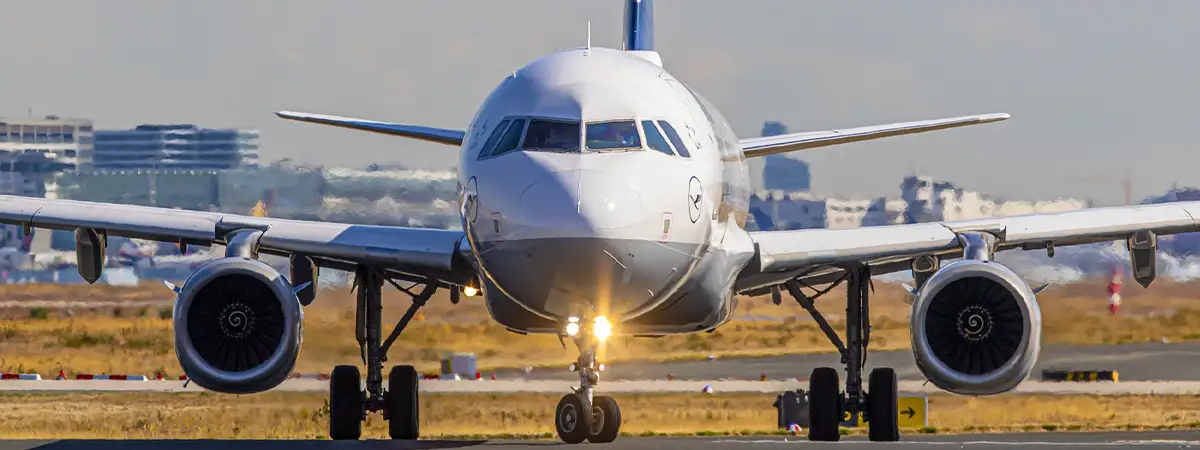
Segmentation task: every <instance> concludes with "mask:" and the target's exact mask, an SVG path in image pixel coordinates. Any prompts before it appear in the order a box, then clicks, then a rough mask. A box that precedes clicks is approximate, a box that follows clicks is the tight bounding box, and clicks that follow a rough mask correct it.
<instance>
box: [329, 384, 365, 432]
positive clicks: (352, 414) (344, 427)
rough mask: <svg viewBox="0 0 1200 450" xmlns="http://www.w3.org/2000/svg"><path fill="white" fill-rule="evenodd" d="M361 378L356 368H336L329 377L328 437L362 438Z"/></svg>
mask: <svg viewBox="0 0 1200 450" xmlns="http://www.w3.org/2000/svg"><path fill="white" fill-rule="evenodd" d="M362 422H363V393H362V376H360V375H359V373H358V367H356V366H337V367H334V368H333V373H332V374H331V375H330V376H329V437H330V438H331V439H334V440H342V439H358V438H360V437H362Z"/></svg>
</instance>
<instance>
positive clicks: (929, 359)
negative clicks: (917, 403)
mask: <svg viewBox="0 0 1200 450" xmlns="http://www.w3.org/2000/svg"><path fill="white" fill-rule="evenodd" d="M967 276H979V277H984V278H987V279H989V280H991V281H994V282H997V283H1000V284H1001V285H1004V286H1008V287H1009V290H1010V291H1011V292H1012V294H1013V296H1014V297H1016V298H1017V299H1018V304H1019V305H1020V309H1021V314H1022V316H1023V321H1024V322H1025V323H1032V324H1033V325H1034V326H1033V327H1026V328H1025V330H1024V331H1023V332H1022V335H1021V341H1020V344H1019V345H1018V346H1017V353H1016V354H1015V355H1014V357H1013V358H1011V359H1009V361H1008V362H1006V363H1005V364H1004V365H1002V366H1001V367H1000V368H999V369H997V370H995V371H993V372H992V373H989V374H982V375H971V374H967V373H963V372H960V371H957V370H954V369H951V368H950V367H949V366H947V365H946V364H945V363H944V362H942V361H941V360H939V359H938V358H937V357H936V354H935V353H934V352H933V349H932V347H931V346H930V344H929V341H928V340H927V339H925V337H924V336H925V333H926V327H925V321H926V317H927V316H928V314H929V307H930V305H931V304H932V300H933V298H932V296H933V294H936V293H937V292H939V291H941V290H942V289H943V288H945V287H946V286H947V285H949V284H950V283H952V282H954V281H957V280H959V279H962V278H965V277H967ZM1021 298H1029V299H1034V298H1035V296H1034V294H1033V291H1032V290H1031V289H1030V288H1029V285H1028V284H1026V283H1025V282H1024V281H1023V280H1021V279H1020V278H1019V277H1017V276H1016V275H1015V274H1013V273H1012V271H1010V270H1008V268H1006V267H1004V266H1003V265H1001V264H999V263H995V262H988V261H978V260H959V261H955V262H953V263H950V264H948V265H946V266H945V267H943V268H942V269H941V270H939V271H937V272H936V273H934V274H933V276H931V277H930V278H929V280H927V281H926V282H925V285H924V286H922V287H921V288H920V291H919V295H918V298H917V299H916V300H915V301H914V302H913V308H912V316H911V326H910V327H909V330H910V340H911V342H912V348H913V356H915V357H916V360H917V365H918V366H920V367H921V368H922V369H923V370H922V372H923V373H926V374H929V381H931V382H932V383H934V385H936V386H938V387H939V388H941V389H943V390H947V391H951V392H955V393H959V394H977V395H985V394H994V393H999V392H1006V391H1008V390H1011V389H1012V388H1014V387H1016V385H1017V384H1019V383H1020V382H1021V381H1023V380H1024V378H1025V377H1026V376H1028V374H1029V373H1030V372H1031V371H1032V370H1033V365H1034V364H1035V363H1036V362H1037V357H1038V353H1040V350H1041V348H1040V347H1041V328H1040V324H1041V312H1040V311H1039V310H1038V308H1037V307H1036V303H1034V305H1033V307H1032V308H1030V305H1027V304H1026V302H1024V301H1021V300H1020V299H1021ZM1035 302H1036V300H1035ZM1022 355H1028V356H1032V358H1029V360H1028V361H1025V364H1019V363H1020V362H1021V359H1022V358H1020V357H1019V356H1022Z"/></svg>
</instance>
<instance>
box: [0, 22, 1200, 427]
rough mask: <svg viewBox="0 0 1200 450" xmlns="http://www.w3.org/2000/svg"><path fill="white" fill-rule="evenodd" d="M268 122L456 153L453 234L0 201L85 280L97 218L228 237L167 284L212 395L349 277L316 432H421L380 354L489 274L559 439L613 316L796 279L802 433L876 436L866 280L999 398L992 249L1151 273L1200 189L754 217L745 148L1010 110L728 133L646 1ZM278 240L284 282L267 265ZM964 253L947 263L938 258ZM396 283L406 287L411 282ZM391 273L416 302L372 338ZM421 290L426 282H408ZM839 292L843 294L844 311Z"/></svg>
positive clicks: (1019, 363)
mask: <svg viewBox="0 0 1200 450" xmlns="http://www.w3.org/2000/svg"><path fill="white" fill-rule="evenodd" d="M277 114H278V115H279V116H281V117H283V118H286V119H294V120H300V121H306V122H315V123H320V124H326V125H333V126H339V127H345V128H352V129H358V130H366V131H372V132H378V133H384V134H390V135H395V136H401V137H407V138H414V139H421V140H425V141H432V142H437V143H442V144H446V145H451V146H456V147H460V148H461V163H460V165H459V168H460V169H459V175H458V176H459V180H460V184H461V188H460V192H461V196H460V199H459V201H460V212H461V219H462V227H463V230H462V231H459V230H437V229H413V228H399V227H383V226H362V225H350V224H339V223H321V222H308V221H297V220H282V219H273V218H265V217H249V216H240V215H231V214H221V213H212V212H194V211H179V210H167V209H157V208H148V207H134V206H124V205H113V204H100V203H87V202H74V201H63V200H47V199H40V198H26V197H4V198H3V201H2V202H0V221H3V222H6V223H12V224H21V225H23V226H24V228H25V229H26V230H28V229H30V228H32V227H39V228H58V229H73V230H75V232H76V239H77V241H78V243H79V248H80V249H81V251H80V252H78V256H79V259H80V264H79V267H80V271H81V273H82V274H84V277H85V278H87V279H89V280H94V279H95V278H96V277H98V276H99V271H100V270H101V268H100V266H101V264H98V263H96V261H97V260H98V259H97V258H98V257H97V256H96V255H97V254H98V253H99V254H101V255H102V254H103V252H98V250H102V249H103V245H104V242H105V239H104V237H105V236H106V235H113V236H129V237H135V238H142V239H153V240H158V241H166V242H179V243H180V245H181V246H186V245H204V246H210V245H214V244H220V245H226V246H227V247H226V253H225V257H224V258H220V259H217V260H215V261H213V262H210V263H208V264H207V265H205V266H203V267H202V268H200V269H198V270H197V271H196V272H195V273H194V274H193V275H192V276H191V277H190V278H189V279H188V280H187V281H186V282H185V283H184V284H183V286H179V287H174V286H172V287H173V289H174V290H175V291H176V292H177V294H178V297H177V299H176V303H175V314H174V318H175V319H174V320H175V322H174V327H175V344H176V353H177V355H178V358H179V362H180V365H181V366H182V367H183V369H184V370H185V371H186V373H187V375H188V376H189V377H190V378H191V379H192V381H193V382H195V383H196V384H198V385H200V386H202V387H204V388H207V389H210V390H213V391H218V392H225V393H253V392H261V391H264V390H268V389H271V388H273V387H275V386H277V385H278V384H280V383H281V382H282V381H283V380H284V379H286V378H287V377H288V375H289V374H290V373H291V370H292V367H293V364H294V363H295V361H296V357H297V352H298V351H299V348H300V341H301V322H302V317H303V315H302V307H303V306H306V305H308V304H309V303H310V302H312V301H313V298H314V295H315V294H314V293H315V290H314V288H315V287H314V286H312V285H311V283H312V282H313V281H314V279H315V277H314V275H315V270H316V267H332V268H339V269H344V270H348V271H353V272H354V273H355V276H356V280H355V286H356V288H357V289H358V291H357V295H358V324H359V325H358V328H357V330H356V331H357V332H356V337H357V340H358V342H359V344H360V346H361V348H362V352H363V362H364V364H365V366H366V371H367V376H366V388H365V390H364V389H363V387H362V386H361V383H362V379H361V378H360V374H359V369H358V368H357V366H352V365H346V366H338V367H337V368H335V369H334V371H333V374H332V379H331V381H330V413H331V417H330V424H329V431H330V434H331V436H332V437H333V438H334V439H357V438H358V437H359V436H360V434H361V430H362V428H361V427H362V421H363V420H364V418H365V417H366V415H367V414H368V413H370V412H381V413H383V414H384V417H385V418H386V419H387V420H388V421H389V432H390V435H391V436H392V437H393V438H402V439H414V438H417V436H418V424H419V421H418V417H417V414H418V406H417V403H418V386H417V383H418V378H419V377H418V376H417V373H416V371H415V370H414V369H413V367H412V366H409V365H399V366H395V367H393V368H392V369H391V373H390V377H389V378H388V380H387V386H386V389H385V387H384V377H383V363H384V362H385V361H386V360H387V358H386V354H387V351H388V348H389V347H390V346H391V345H392V343H393V342H394V341H395V339H396V338H397V337H398V336H399V335H400V333H401V332H402V331H403V329H404V328H405V326H406V325H407V323H408V322H409V320H411V318H412V317H413V315H414V314H415V313H416V312H417V309H418V308H420V307H421V306H422V305H424V303H425V302H426V301H427V300H428V299H429V298H430V296H431V295H432V294H433V292H434V291H435V290H437V289H439V288H442V289H449V290H450V293H451V300H452V301H453V302H455V303H457V302H458V300H459V296H460V292H461V293H463V294H467V295H471V294H474V293H476V292H478V291H482V293H483V295H484V299H485V301H486V302H487V305H488V310H489V311H490V313H491V315H492V317H493V318H494V319H495V320H496V321H497V322H498V323H500V324H501V325H503V326H505V327H507V328H508V329H509V330H512V331H513V332H516V333H521V334H525V333H550V334H557V335H559V336H561V337H565V338H569V339H571V340H573V341H574V343H575V344H576V345H577V346H578V348H579V352H580V356H579V358H578V360H577V363H576V364H575V365H574V366H573V367H574V368H575V370H578V372H579V379H580V388H579V389H578V390H575V392H573V393H568V394H566V395H564V396H563V397H562V400H561V401H560V402H559V404H558V407H557V410H556V414H555V417H556V419H555V427H556V429H557V432H558V435H559V437H560V438H561V439H562V440H563V441H566V442H570V443H578V442H582V441H584V440H589V441H591V442H608V441H612V440H613V439H615V438H616V436H617V433H618V431H619V429H620V425H621V419H620V417H621V415H620V409H619V408H618V407H617V404H616V402H615V401H614V400H613V399H612V398H611V397H607V396H601V395H594V394H593V392H594V388H595V386H596V384H597V382H598V380H599V375H600V371H601V370H602V367H603V366H602V365H601V364H600V363H599V362H598V361H597V360H596V356H597V350H598V349H599V347H600V346H601V345H602V344H603V343H604V342H605V340H606V339H607V338H608V337H610V336H611V335H614V334H622V335H628V336H650V337H654V336H663V335H668V334H678V333H697V332H702V331H712V330H713V329H715V328H717V327H718V326H720V325H722V324H723V323H725V322H726V321H727V320H729V318H730V316H731V313H732V311H733V310H734V308H735V305H736V298H737V296H738V295H746V294H749V295H754V294H761V293H768V292H769V293H771V294H773V295H774V296H775V299H776V301H777V302H778V301H781V300H782V292H784V291H786V292H788V293H789V294H790V295H791V296H793V297H794V298H795V299H796V301H798V302H799V303H800V304H801V305H802V306H803V307H804V308H805V309H807V310H808V311H809V312H810V313H811V314H812V315H813V317H814V318H815V319H816V320H817V322H818V323H819V324H820V325H821V327H822V329H823V330H824V331H825V333H826V334H827V335H828V336H829V338H830V340H831V341H832V342H833V344H834V345H835V346H836V347H837V350H838V352H840V353H841V355H842V361H844V364H845V370H846V382H845V391H844V393H842V391H841V389H840V380H839V378H840V377H839V373H838V371H837V370H835V369H833V368H828V367H825V368H817V369H815V370H814V371H813V372H812V375H811V377H810V379H809V383H810V386H809V395H810V403H809V412H810V417H811V426H810V428H809V431H808V433H809V438H810V439H812V440H837V439H838V438H839V435H838V423H839V422H840V421H841V420H842V417H843V413H844V412H847V411H849V412H861V413H863V416H864V417H865V419H866V420H867V421H868V423H869V425H870V438H871V440H876V441H895V440H897V439H899V430H898V428H897V416H898V411H897V407H896V405H897V396H896V395H897V394H896V389H897V382H896V374H895V372H894V371H893V370H891V369H888V368H876V369H874V370H873V371H872V372H871V373H870V375H869V377H868V380H867V383H866V384H865V385H864V383H863V380H862V378H863V374H862V369H863V365H864V361H865V357H866V350H867V344H868V342H869V338H870V336H869V331H870V326H869V317H870V315H869V311H868V305H869V302H868V296H869V294H870V289H869V288H868V286H869V284H868V282H869V280H870V277H871V276H872V275H878V274H883V273H890V272H897V271H901V270H911V271H912V273H913V275H914V278H915V279H916V283H915V285H916V287H915V288H914V289H915V290H917V292H918V294H917V297H916V299H915V301H914V303H913V307H912V315H911V318H910V320H911V321H912V333H911V336H912V347H913V351H914V356H915V358H916V360H917V363H918V365H919V367H920V370H921V371H922V373H923V374H924V375H925V376H926V377H927V378H928V379H929V380H930V381H932V382H933V383H934V384H935V385H937V386H939V387H940V388H942V389H945V390H948V391H951V392H956V393H962V394H971V395H989V394H997V393H1002V392H1006V391H1009V390H1011V389H1012V388H1014V387H1015V386H1017V384H1018V383H1020V382H1021V381H1022V380H1024V379H1025V378H1026V377H1027V376H1028V375H1029V373H1030V371H1031V370H1032V368H1033V365H1034V362H1035V361H1036V360H1037V357H1038V352H1039V348H1040V343H1041V316H1040V312H1039V309H1038V305H1037V302H1036V300H1035V294H1034V292H1033V290H1032V289H1030V288H1029V286H1028V285H1027V284H1026V283H1024V282H1023V281H1022V280H1021V279H1019V278H1018V277H1017V276H1016V275H1014V274H1013V273H1012V272H1011V271H1009V270H1008V269H1007V268H1005V267H1004V266H1002V265H1000V264H997V263H996V262H994V261H992V256H993V254H994V253H995V252H996V251H1001V250H1007V249H1024V250H1030V249H1045V250H1046V251H1048V252H1053V250H1054V248H1055V246H1062V245H1075V244H1083V243H1090V242H1099V241H1116V240H1127V241H1128V243H1129V248H1130V253H1131V260H1132V264H1133V267H1134V271H1135V278H1136V279H1138V280H1139V281H1140V282H1142V283H1143V284H1147V283H1149V282H1150V280H1152V279H1153V277H1154V252H1155V248H1156V246H1155V235H1156V234H1165V233H1179V232H1188V231H1197V230H1198V229H1200V224H1198V223H1197V221H1196V220H1195V219H1194V217H1200V203H1196V202H1184V203H1172V204H1162V205H1153V206H1132V207H1120V208H1100V209H1090V210H1084V211H1076V212H1065V213H1055V214H1042V215H1031V216H1022V217H1007V218H989V219H980V220H967V221H951V222H941V223H923V224H911V225H895V226H881V227H869V228H859V229H838V230H831V229H817V230H798V231H762V232H747V231H746V230H745V229H744V224H745V220H746V214H747V205H748V201H749V194H750V192H749V176H748V172H747V166H746V164H745V160H746V158H753V157H761V156H764V155H770V154H776V153H783V152H790V151H797V150H804V149H811V148H817V147H823V146H829V145H836V144H843V143H849V142H857V141H863V140H868V139H876V138H881V137H887V136H897V135H903V134H912V133H920V132H926V131H933V130H941V129H946V128H953V127H960V126H966V125H974V124H981V123H988V122H994V121H999V120H1004V119H1006V118H1008V115H1006V114H988V115H977V116H967V117H957V118H951V119H939V120H929V121H921V122H907V123H898V124H891V125H882V126H871V127H862V128H848V129H842V130H832V131H817V132H807V133H793V134H787V135H782V136H772V137H763V138H748V139H739V138H738V137H737V136H736V135H735V134H734V132H733V131H732V129H731V128H730V126H729V123H728V122H727V121H726V120H725V118H724V117H723V116H721V114H720V113H719V112H718V111H717V108H716V107H714V106H713V105H712V104H711V103H709V102H708V101H706V100H705V99H704V98H703V97H701V96H700V95H699V94H697V93H696V92H695V91H694V90H692V89H691V88H689V87H688V86H687V85H685V84H683V83H682V82H680V81H678V80H677V79H676V78H674V77H672V76H671V75H670V74H669V73H667V72H666V71H665V70H664V68H663V62H662V58H661V57H660V55H659V54H658V53H656V52H655V51H654V46H653V6H652V5H651V1H650V0H627V2H626V17H625V29H624V49H623V50H615V49H607V48H599V47H591V46H590V45H588V46H587V47H584V48H576V49H572V50H565V51H560V52H556V53H553V54H550V55H547V56H544V57H542V58H540V59H537V60H535V61H533V62H531V63H529V64H528V65H526V66H524V67H522V68H520V69H518V70H516V71H515V72H513V73H512V74H511V75H509V76H507V77H505V78H504V80H503V81H501V82H500V85H499V86H498V87H497V88H496V89H495V90H494V91H493V92H492V93H491V95H489V96H488V97H487V99H486V100H485V101H484V102H483V105H482V106H481V107H480V109H479V111H478V113H477V114H476V116H475V117H474V118H473V119H472V120H471V123H470V124H469V125H468V126H467V127H466V129H465V130H448V129H438V128H428V127H421V126H412V125H401V124H392V123H385V122H376V121H368V120H360V119H353V118H343V117H333V116H325V115H314V114H303V113H291V112H280V113H277ZM259 254H275V255H282V256H287V257H289V258H290V260H291V268H290V274H289V276H284V275H282V274H280V273H279V272H277V271H276V270H274V269H272V268H271V267H270V266H268V265H267V264H264V263H263V262H261V261H259V260H258V259H257V257H258V255H259ZM955 258H961V259H960V260H958V261H954V262H948V264H945V265H943V264H942V261H943V260H949V259H955ZM398 281H401V282H406V283H410V284H411V286H401V285H400V284H399V283H398ZM841 282H845V283H847V284H848V287H847V292H848V296H847V321H846V323H847V325H846V332H845V341H843V340H842V339H841V338H839V337H838V335H837V333H835V332H834V331H833V330H832V329H831V328H830V327H829V325H828V324H827V323H826V322H825V320H824V319H823V318H822V316H821V314H820V313H819V312H818V311H817V310H816V309H815V308H814V306H813V298H814V297H816V296H818V295H819V294H820V293H816V294H806V293H805V292H804V289H810V286H813V285H817V284H838V283H841ZM385 283H389V284H392V285H393V286H396V287H397V288H398V289H401V290H403V291H404V292H406V293H407V294H409V295H410V296H412V297H413V304H412V305H411V306H410V307H409V309H408V312H407V313H406V315H405V316H404V319H402V320H400V322H399V323H398V324H397V326H396V327H395V329H394V330H393V331H392V332H391V333H390V335H385V334H383V328H382V325H381V313H380V312H381V309H382V305H381V304H380V294H381V292H382V289H383V287H384V284H385ZM417 285H421V286H422V287H421V288H420V289H417V288H416V286H417ZM839 309H840V306H839Z"/></svg>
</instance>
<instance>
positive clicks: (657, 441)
mask: <svg viewBox="0 0 1200 450" xmlns="http://www.w3.org/2000/svg"><path fill="white" fill-rule="evenodd" d="M580 445H586V447H580V448H589V449H591V448H606V449H629V450H643V449H645V450H685V449H686V450H693V449H697V450H726V449H744V448H749V449H754V448H761V449H776V448H788V447H793V446H794V447H801V448H837V449H856V448H879V446H880V444H875V443H871V442H867V440H866V438H865V437H861V436H855V437H843V440H842V442H830V443H814V442H808V441H807V440H804V439H803V438H802V437H787V438H783V437H761V438H759V437H745V438H727V437H703V438H625V437H623V438H620V439H618V440H617V441H616V442H614V443H611V444H603V445H598V444H580ZM181 446H182V448H188V449H242V448H245V449H255V450H310V449H311V450H316V449H328V448H337V449H413V450H415V449H452V448H497V449H499V448H503V449H506V450H524V449H543V448H549V447H562V448H572V447H573V446H567V445H564V444H562V443H560V442H556V441H359V442H336V443H335V442H332V441H248V440H238V441H140V440H134V441H115V440H114V441H0V450H18V449H19V450H24V449H47V450H65V449H88V450H108V449H114V450H115V449H134V450H143V449H159V448H179V447H181ZM886 446H887V448H971V449H1012V448H1015V447H1017V446H1021V448H1022V449H1041V448H1064V447H1077V448H1125V447H1135V448H1138V449H1168V448H1170V449H1178V448H1200V432H1197V431H1170V432H1144V433H1023V434H984V435H958V436H923V435H914V436H904V437H902V440H901V441H900V442H898V443H890V444H886Z"/></svg>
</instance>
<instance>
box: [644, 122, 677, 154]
mask: <svg viewBox="0 0 1200 450" xmlns="http://www.w3.org/2000/svg"><path fill="white" fill-rule="evenodd" d="M642 130H644V131H645V132H646V145H648V146H650V148H651V149H654V150H658V151H660V152H663V153H666V154H668V155H671V156H675V152H672V151H671V144H668V143H667V138H664V137H663V135H662V133H660V132H659V131H658V127H656V126H654V122H653V121H650V120H643V121H642Z"/></svg>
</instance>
